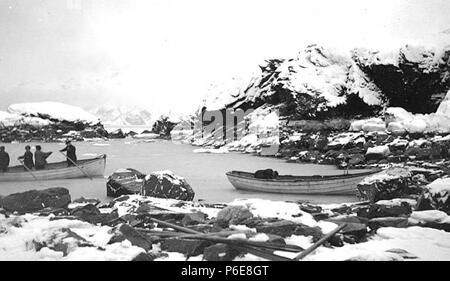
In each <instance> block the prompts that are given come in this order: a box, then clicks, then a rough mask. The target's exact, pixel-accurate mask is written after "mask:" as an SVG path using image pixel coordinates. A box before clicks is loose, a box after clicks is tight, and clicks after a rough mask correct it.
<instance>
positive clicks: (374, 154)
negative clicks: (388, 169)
mask: <svg viewBox="0 0 450 281" xmlns="http://www.w3.org/2000/svg"><path fill="white" fill-rule="evenodd" d="M390 153H391V151H390V150H389V146H387V145H380V146H375V147H369V148H368V149H367V152H366V159H367V160H372V159H376V160H379V159H383V158H386V157H387V156H388V155H389V154H390Z"/></svg>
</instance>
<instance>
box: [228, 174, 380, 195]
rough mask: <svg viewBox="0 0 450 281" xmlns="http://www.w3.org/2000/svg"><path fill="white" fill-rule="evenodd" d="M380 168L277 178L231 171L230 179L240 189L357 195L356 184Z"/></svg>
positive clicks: (287, 192)
mask: <svg viewBox="0 0 450 281" xmlns="http://www.w3.org/2000/svg"><path fill="white" fill-rule="evenodd" d="M380 171H381V170H380V169H377V170H373V171H367V172H362V173H355V174H343V175H330V176H282V175H280V176H278V177H277V178H276V179H258V178H255V177H254V174H253V173H248V172H241V171H231V172H228V173H226V175H227V177H228V180H229V181H230V182H231V184H232V185H233V186H234V188H236V189H238V190H246V191H257V192H270V193H286V194H321V195H355V194H356V186H357V184H358V183H360V182H361V181H362V180H363V179H364V178H365V177H367V176H370V175H372V174H375V173H378V172H380Z"/></svg>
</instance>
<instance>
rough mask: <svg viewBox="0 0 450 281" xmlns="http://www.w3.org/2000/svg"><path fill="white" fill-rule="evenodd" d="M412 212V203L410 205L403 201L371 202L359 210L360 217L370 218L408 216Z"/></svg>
mask: <svg viewBox="0 0 450 281" xmlns="http://www.w3.org/2000/svg"><path fill="white" fill-rule="evenodd" d="M378 202H380V201H378ZM410 213H411V205H409V204H408V203H406V202H401V203H400V205H381V204H370V205H369V206H367V207H363V208H360V209H359V210H358V211H357V214H358V216H359V217H364V218H369V219H373V218H382V217H399V216H407V215H409V214H410Z"/></svg>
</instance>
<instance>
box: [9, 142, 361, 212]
mask: <svg viewBox="0 0 450 281" xmlns="http://www.w3.org/2000/svg"><path fill="white" fill-rule="evenodd" d="M37 144H40V145H41V146H42V147H43V150H44V151H53V154H52V155H51V156H50V157H49V159H48V161H49V162H56V161H63V160H65V159H64V157H63V156H62V155H61V154H60V153H59V152H58V151H57V150H59V149H61V148H62V147H64V145H63V144H62V143H44V144H42V143H30V145H31V146H34V145H37ZM3 145H5V146H6V150H7V151H8V153H9V154H10V157H11V161H12V163H11V165H19V164H20V163H19V162H18V161H17V160H16V159H17V157H18V156H19V155H22V154H23V151H24V146H25V144H21V143H16V144H3ZM74 145H75V146H76V148H77V155H78V158H79V159H84V158H90V157H92V156H94V155H95V154H103V153H104V154H107V161H106V170H105V178H94V180H89V179H88V178H82V179H71V180H51V181H44V182H43V185H42V186H41V185H40V184H39V183H37V182H33V181H31V182H0V195H7V194H10V193H15V192H22V191H26V190H29V189H44V188H48V187H57V186H59V187H66V188H68V189H69V190H70V194H71V196H72V199H75V198H78V197H81V196H83V197H86V198H98V199H100V200H102V201H108V200H111V198H108V197H106V177H107V176H108V175H110V174H112V173H113V172H114V171H115V170H117V169H119V168H134V169H137V170H139V171H141V172H143V173H150V172H152V171H159V170H171V171H173V172H174V173H175V174H177V175H179V176H182V177H184V178H186V180H187V182H188V183H189V184H190V185H191V186H192V188H193V189H194V191H195V193H196V195H195V198H194V199H195V200H197V199H205V200H206V201H208V202H217V203H218V202H230V201H232V200H234V199H236V198H263V199H271V200H288V201H289V200H290V201H295V200H305V201H309V202H311V203H342V202H354V201H357V198H356V196H355V197H353V196H311V195H309V196H307V195H289V194H286V195H283V194H270V193H253V192H242V191H237V190H235V189H234V188H233V186H232V185H231V184H230V183H229V182H228V179H227V177H226V176H225V173H226V172H227V171H230V170H243V171H251V172H254V171H256V170H258V169H267V168H271V169H274V170H277V171H278V172H279V173H280V174H291V175H317V174H321V175H332V174H341V173H342V171H340V170H338V169H336V168H335V167H334V166H325V165H313V164H295V163H286V162H285V161H284V160H280V159H274V158H266V157H257V156H252V155H248V154H241V153H227V154H205V153H194V152H193V149H195V147H193V146H190V145H183V144H174V143H172V142H171V141H163V140H157V141H156V142H153V143H144V142H137V141H135V140H133V139H120V140H110V141H101V142H78V143H74ZM33 151H34V150H33Z"/></svg>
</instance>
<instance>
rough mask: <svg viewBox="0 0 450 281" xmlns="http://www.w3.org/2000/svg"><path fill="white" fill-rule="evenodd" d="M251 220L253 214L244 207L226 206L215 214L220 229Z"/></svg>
mask: <svg viewBox="0 0 450 281" xmlns="http://www.w3.org/2000/svg"><path fill="white" fill-rule="evenodd" d="M252 219H253V214H252V213H251V212H250V210H249V209H248V208H246V207H244V206H227V207H225V208H224V209H222V210H221V211H220V212H219V213H218V214H217V218H216V220H217V223H218V224H219V225H220V226H221V227H227V226H228V225H239V224H245V223H246V222H249V221H251V220H252Z"/></svg>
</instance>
